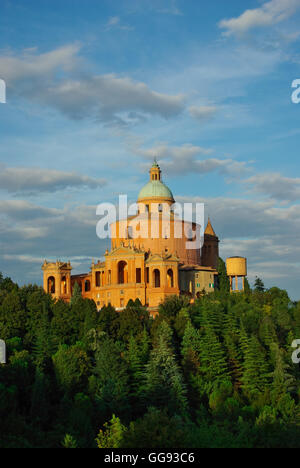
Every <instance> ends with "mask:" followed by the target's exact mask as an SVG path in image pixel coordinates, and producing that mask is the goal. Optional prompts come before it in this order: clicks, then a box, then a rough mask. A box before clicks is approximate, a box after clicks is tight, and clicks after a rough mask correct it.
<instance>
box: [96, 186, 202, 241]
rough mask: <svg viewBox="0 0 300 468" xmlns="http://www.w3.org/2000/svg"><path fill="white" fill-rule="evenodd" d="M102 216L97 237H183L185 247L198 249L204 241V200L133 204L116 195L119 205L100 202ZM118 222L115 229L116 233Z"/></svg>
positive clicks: (99, 209)
mask: <svg viewBox="0 0 300 468" xmlns="http://www.w3.org/2000/svg"><path fill="white" fill-rule="evenodd" d="M96 214H97V216H101V219H100V220H99V221H98V223H97V227H96V233H97V236H98V237H99V238H100V239H107V238H110V239H116V238H119V239H159V238H163V239H170V238H173V239H181V238H185V239H186V244H185V246H186V249H187V250H193V249H199V248H201V247H202V246H203V241H204V204H203V203H173V204H172V205H169V204H168V203H151V204H150V203H149V204H147V203H132V204H131V205H130V206H128V202H127V195H120V196H119V206H118V207H116V206H115V205H113V204H112V203H100V205H98V206H97V210H96ZM117 221H118V232H117Z"/></svg>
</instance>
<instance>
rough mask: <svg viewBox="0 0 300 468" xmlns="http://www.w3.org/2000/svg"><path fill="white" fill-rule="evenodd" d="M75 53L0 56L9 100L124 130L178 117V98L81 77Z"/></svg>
mask: <svg viewBox="0 0 300 468" xmlns="http://www.w3.org/2000/svg"><path fill="white" fill-rule="evenodd" d="M113 22H114V23H116V22H117V19H116V18H115V19H114V21H113ZM79 50H80V47H79V45H78V44H76V45H70V46H65V47H61V48H59V49H56V50H53V51H51V52H49V53H46V54H38V53H37V52H36V51H35V50H30V51H26V52H23V53H22V54H21V55H20V56H8V55H2V56H0V70H1V77H3V79H5V81H6V84H7V88H8V94H9V96H10V97H13V96H17V97H19V98H20V97H21V98H26V99H29V100H30V101H32V102H37V103H38V104H42V105H47V106H48V107H52V108H55V109H57V110H59V111H61V112H62V113H63V114H65V115H67V116H68V117H70V118H72V119H83V118H96V119H99V120H102V121H105V122H117V123H123V124H124V123H126V119H129V120H130V119H131V120H133V121H136V120H137V119H142V118H144V117H145V115H158V116H160V117H163V118H165V119H167V118H170V117H174V116H176V115H178V114H179V113H181V112H182V111H183V109H184V106H185V98H184V96H183V95H168V94H162V93H159V92H157V91H154V90H152V89H150V88H149V87H148V86H147V85H146V84H145V83H143V82H137V81H133V80H132V79H131V78H129V77H123V76H117V75H115V74H106V75H87V74H85V75H84V76H83V73H82V69H83V66H81V67H80V66H79V65H80V64H81V63H82V61H81V59H80V57H79V55H78V53H79ZM61 72H62V73H61ZM133 114H134V118H132V116H133Z"/></svg>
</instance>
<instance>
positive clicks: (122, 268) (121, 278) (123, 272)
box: [118, 260, 128, 284]
mask: <svg viewBox="0 0 300 468" xmlns="http://www.w3.org/2000/svg"><path fill="white" fill-rule="evenodd" d="M127 280H128V277H127V263H126V262H124V261H123V260H122V261H121V262H119V263H118V283H119V284H124V283H127Z"/></svg>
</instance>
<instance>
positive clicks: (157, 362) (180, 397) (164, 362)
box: [144, 329, 187, 414]
mask: <svg viewBox="0 0 300 468" xmlns="http://www.w3.org/2000/svg"><path fill="white" fill-rule="evenodd" d="M144 391H145V399H146V400H147V401H151V404H152V405H153V406H156V407H160V408H168V411H169V412H170V414H174V413H177V414H178V413H179V414H184V413H186V411H187V399H186V387H185V384H184V382H183V378H182V374H181V372H180V369H179V366H178V364H177V362H176V359H175V355H174V353H173V351H172V349H171V347H170V337H169V336H168V335H167V334H166V333H165V329H163V331H162V333H161V334H160V335H159V336H158V340H157V344H156V346H155V348H154V349H153V350H152V351H151V354H150V361H149V363H148V364H147V366H146V372H145V390H144Z"/></svg>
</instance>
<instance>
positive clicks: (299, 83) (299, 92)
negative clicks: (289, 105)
mask: <svg viewBox="0 0 300 468" xmlns="http://www.w3.org/2000/svg"><path fill="white" fill-rule="evenodd" d="M292 88H295V91H293V93H292V96H291V99H292V102H293V103H294V104H299V103H300V78H299V79H297V80H294V81H293V83H292Z"/></svg>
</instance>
